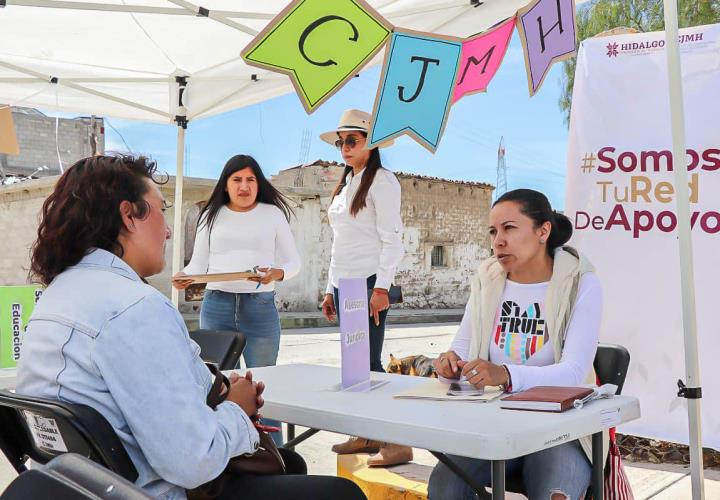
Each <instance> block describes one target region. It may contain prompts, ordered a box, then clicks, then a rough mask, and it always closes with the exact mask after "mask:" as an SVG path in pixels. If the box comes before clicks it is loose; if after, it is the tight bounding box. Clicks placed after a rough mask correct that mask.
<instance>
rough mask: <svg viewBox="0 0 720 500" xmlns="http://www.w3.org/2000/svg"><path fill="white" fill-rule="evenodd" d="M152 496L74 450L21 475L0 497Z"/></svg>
mask: <svg viewBox="0 0 720 500" xmlns="http://www.w3.org/2000/svg"><path fill="white" fill-rule="evenodd" d="M28 498H52V499H53V500H81V499H93V500H96V499H122V500H149V499H151V498H153V497H152V496H150V495H149V494H148V493H146V492H144V491H143V490H142V489H141V488H139V487H138V486H135V485H134V484H133V483H131V482H130V481H127V480H126V479H123V478H122V477H120V476H119V475H117V474H115V473H114V472H111V471H109V470H108V469H106V468H104V467H101V466H100V465H98V464H96V463H95V462H93V461H91V460H89V459H87V458H85V457H82V456H80V455H77V454H75V453H64V454H62V455H60V456H58V457H56V458H53V459H52V460H51V461H50V462H48V463H47V464H46V465H44V466H40V467H38V468H33V469H32V470H29V471H27V472H23V473H22V474H20V475H19V476H18V477H17V478H15V480H14V481H13V482H12V483H10V485H9V486H8V487H7V489H6V490H5V491H4V492H3V493H2V495H0V499H2V500H26V499H28Z"/></svg>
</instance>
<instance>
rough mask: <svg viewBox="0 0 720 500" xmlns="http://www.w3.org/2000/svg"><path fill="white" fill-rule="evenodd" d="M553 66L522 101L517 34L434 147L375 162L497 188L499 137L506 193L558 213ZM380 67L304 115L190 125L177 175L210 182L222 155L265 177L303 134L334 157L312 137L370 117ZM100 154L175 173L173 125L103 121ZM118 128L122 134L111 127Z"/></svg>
mask: <svg viewBox="0 0 720 500" xmlns="http://www.w3.org/2000/svg"><path fill="white" fill-rule="evenodd" d="M561 73H562V65H561V64H556V65H555V66H553V68H552V69H551V70H550V74H549V75H548V77H547V78H546V79H545V83H544V84H543V86H542V88H541V89H540V91H539V93H538V94H536V95H535V97H532V98H530V97H529V95H528V89H527V76H526V73H525V63H524V59H523V53H522V47H521V45H520V42H519V39H518V36H517V33H515V34H514V35H513V39H512V42H511V44H510V47H509V48H508V53H507V54H506V56H505V60H504V61H503V64H502V65H501V67H500V69H499V71H498V73H497V74H496V75H495V78H494V79H493V80H492V82H490V86H489V88H488V91H487V93H483V94H475V95H472V96H467V97H464V98H463V99H461V100H460V101H459V102H458V103H456V104H455V105H454V106H453V108H452V109H451V111H450V115H449V119H448V123H447V126H446V128H445V133H444V135H443V137H442V139H441V141H440V145H439V147H438V149H437V151H436V152H435V154H432V153H430V152H428V151H427V150H426V149H425V148H423V147H422V146H420V145H419V144H417V143H416V142H415V141H413V140H412V139H410V138H407V137H402V138H400V139H399V140H398V141H396V142H395V145H394V146H393V147H391V148H387V149H383V150H382V153H383V163H384V164H385V166H386V167H388V168H389V169H391V170H395V171H403V172H409V173H416V174H421V175H429V176H435V177H444V178H447V179H456V180H468V181H480V182H488V183H491V184H493V185H494V184H495V183H496V165H497V147H498V143H499V141H500V136H504V137H505V146H506V162H507V165H508V173H507V175H508V189H514V188H519V187H530V188H534V189H538V190H540V191H543V192H544V193H546V194H547V195H548V197H549V198H550V201H551V202H552V204H553V207H555V208H558V209H562V208H564V196H565V161H566V160H565V155H566V150H567V127H566V126H565V124H564V123H563V116H562V113H561V112H560V111H559V108H558V105H557V101H558V96H559V94H560V75H561ZM379 78H380V67H374V68H372V69H370V70H367V71H365V72H364V73H363V74H361V76H360V77H358V78H354V79H352V80H351V81H350V82H349V83H348V84H347V85H346V86H345V87H343V88H342V89H341V90H340V91H339V92H338V93H337V94H335V95H334V96H333V97H332V98H331V99H329V100H328V101H327V102H326V103H325V104H323V105H322V106H321V107H320V108H319V109H318V110H317V111H315V112H314V113H313V114H312V115H308V114H306V113H305V110H304V109H303V107H302V105H301V104H300V100H299V99H298V97H297V96H296V95H295V94H288V95H285V96H282V97H278V98H275V99H272V100H269V101H265V102H263V103H261V104H256V105H253V106H248V107H246V108H242V109H238V110H235V111H231V112H228V113H224V114H222V115H218V116H214V117H211V118H206V119H203V120H199V121H197V122H191V123H190V125H189V126H188V133H187V134H186V141H187V148H186V166H185V174H186V175H189V176H192V177H207V178H217V177H218V175H219V173H220V171H221V170H222V167H223V165H224V164H225V162H226V161H227V159H228V158H230V157H231V156H233V155H235V154H240V153H242V154H250V155H253V156H254V157H255V158H256V159H257V160H258V162H259V163H260V165H261V166H262V167H263V170H264V171H265V173H266V174H267V175H271V174H274V173H276V172H278V171H279V170H282V169H285V168H288V167H290V166H294V165H297V164H298V163H300V161H299V160H300V149H301V142H302V136H303V131H304V130H305V129H310V130H311V132H312V141H311V144H310V153H309V155H308V160H310V161H312V160H316V159H324V160H338V161H339V160H341V158H340V155H339V153H338V152H337V151H336V150H335V149H334V148H332V147H331V146H329V145H327V144H325V143H324V142H322V141H321V140H320V139H319V137H318V135H319V134H320V133H321V132H324V131H326V130H330V129H332V128H334V127H335V126H336V125H337V121H338V118H339V117H340V114H341V113H342V111H343V110H344V109H347V108H360V109H365V110H367V111H369V112H371V111H372V106H373V102H374V99H375V94H376V92H377V86H378V81H379ZM108 121H109V124H110V125H112V127H111V126H106V127H105V132H106V149H107V150H108V151H113V150H115V151H121V150H126V148H125V146H124V144H123V138H124V140H125V142H126V143H127V145H128V146H129V147H130V149H131V150H132V151H133V152H135V153H145V154H149V155H150V156H152V157H153V158H155V159H156V160H157V161H158V163H159V165H160V168H161V169H162V170H165V171H167V172H168V173H171V174H172V173H174V172H175V141H176V135H177V132H176V128H175V127H174V126H172V125H158V124H148V123H141V122H133V121H126V120H116V119H109V120H108ZM113 127H114V128H115V129H117V130H118V131H119V133H120V134H121V135H122V138H121V136H120V135H119V134H118V133H117V132H116V131H115V130H113Z"/></svg>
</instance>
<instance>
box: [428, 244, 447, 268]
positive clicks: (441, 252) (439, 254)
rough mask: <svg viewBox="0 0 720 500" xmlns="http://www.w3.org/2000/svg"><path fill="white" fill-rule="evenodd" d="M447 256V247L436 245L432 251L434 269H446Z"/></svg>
mask: <svg viewBox="0 0 720 500" xmlns="http://www.w3.org/2000/svg"><path fill="white" fill-rule="evenodd" d="M445 259H446V254H445V247H444V246H441V245H436V246H434V247H433V249H432V254H430V265H431V266H432V267H446V266H447V262H446V260H445Z"/></svg>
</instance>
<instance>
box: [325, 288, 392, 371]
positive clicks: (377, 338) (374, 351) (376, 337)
mask: <svg viewBox="0 0 720 500" xmlns="http://www.w3.org/2000/svg"><path fill="white" fill-rule="evenodd" d="M376 279H377V276H376V275H374V274H373V275H372V276H370V277H369V278H368V279H367V289H368V299H369V297H370V291H371V290H372V289H373V288H374V287H375V280H376ZM333 291H334V292H335V293H334V297H335V311H337V318H338V321H340V307H339V305H338V304H339V302H340V298H339V292H338V289H337V288H333ZM387 313H388V310H387V309H385V310H384V311H382V312H381V313H380V315H379V316H380V324H379V325H376V324H375V318H373V317H372V316H368V323H369V324H370V330H369V333H370V370H371V371H374V372H384V371H385V368H383V365H382V360H381V355H382V348H383V342H384V341H385V318H387Z"/></svg>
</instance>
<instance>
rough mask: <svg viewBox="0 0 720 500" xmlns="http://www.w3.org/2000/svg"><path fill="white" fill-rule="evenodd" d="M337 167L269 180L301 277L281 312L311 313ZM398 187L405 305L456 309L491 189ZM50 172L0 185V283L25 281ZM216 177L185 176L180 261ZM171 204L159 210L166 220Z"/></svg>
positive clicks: (186, 305)
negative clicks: (287, 208)
mask: <svg viewBox="0 0 720 500" xmlns="http://www.w3.org/2000/svg"><path fill="white" fill-rule="evenodd" d="M342 172H343V166H342V165H338V164H336V163H328V162H322V161H318V162H315V163H314V164H311V165H305V166H302V167H295V168H290V169H287V170H283V171H281V172H279V173H278V174H277V175H276V176H273V177H272V179H271V181H272V183H273V184H274V185H275V186H276V187H277V188H278V189H280V190H281V191H282V192H283V193H284V194H285V195H287V196H288V197H289V198H290V200H291V202H292V206H293V207H294V211H295V216H294V217H293V218H292V220H291V223H290V225H291V229H292V232H293V235H294V236H295V240H296V242H297V246H298V250H299V251H300V254H301V256H302V262H303V267H302V269H301V271H300V274H299V275H298V276H297V277H295V278H293V279H292V280H288V281H287V282H282V283H279V284H278V286H277V304H278V308H279V309H280V310H285V311H317V308H318V304H319V302H320V301H321V299H322V296H323V294H324V292H325V285H326V283H327V267H328V264H329V262H330V248H331V243H332V232H331V230H330V227H329V225H328V220H327V208H328V205H329V203H330V194H331V193H332V189H333V188H334V186H335V185H336V183H337V181H338V179H339V177H340V175H341V174H342ZM397 177H398V179H399V181H400V184H401V187H402V218H403V223H404V226H405V231H404V234H403V241H404V244H405V257H404V259H403V261H402V263H401V265H400V267H399V269H398V274H397V278H396V282H397V284H399V285H401V286H402V289H403V295H404V299H405V302H404V304H403V305H402V307H406V308H454V307H462V306H464V304H465V302H466V301H467V297H468V295H469V279H470V277H471V276H472V274H473V273H474V271H475V269H476V268H477V265H478V264H479V262H480V261H481V260H482V259H483V258H485V257H487V256H488V255H489V240H488V236H487V229H486V228H487V218H488V212H489V208H490V202H491V199H492V191H493V187H492V186H490V185H488V184H482V183H474V182H461V181H450V180H445V179H437V178H430V177H423V176H418V175H413V174H404V173H397ZM56 181H57V177H56V176H54V177H47V178H43V179H36V180H30V181H25V182H22V183H17V184H13V185H9V186H0V214H2V217H1V219H0V231H2V233H3V234H5V235H7V237H5V238H2V239H0V285H17V284H23V283H26V280H27V275H28V268H29V250H30V246H31V245H32V242H33V241H34V239H35V237H36V232H37V225H38V214H39V213H40V209H41V207H42V203H43V201H44V200H45V198H46V197H47V196H48V195H49V193H50V192H51V191H52V188H53V185H54V183H55V182H56ZM215 182H216V181H215V180H211V179H197V178H186V179H185V180H184V192H183V193H184V194H183V204H182V211H183V217H184V219H185V221H186V223H185V226H184V230H183V233H184V234H183V237H184V245H183V248H184V251H185V260H186V261H187V260H188V259H189V258H190V256H191V253H192V243H193V239H194V233H195V224H196V220H197V215H198V212H199V206H200V205H201V202H202V201H204V200H205V199H207V197H208V196H209V194H210V192H211V191H212V188H213V187H214V185H215ZM174 189H175V179H174V178H173V177H170V179H169V181H168V182H167V183H166V184H164V185H163V186H162V187H161V191H162V193H163V196H164V197H165V198H166V199H167V200H168V201H170V202H173V199H174ZM176 208H177V207H175V206H174V205H173V207H172V208H171V209H169V210H168V211H167V212H166V218H167V220H168V222H169V223H170V224H172V220H173V217H174V215H173V212H174V210H175V209H176ZM171 251H172V244H171V242H170V241H169V242H168V245H167V249H166V262H167V263H168V266H167V268H166V269H165V271H164V272H163V273H162V274H160V275H158V276H154V277H152V278H150V279H149V280H148V281H149V283H150V284H151V285H153V286H154V287H156V288H157V289H159V290H160V291H161V292H163V293H164V294H166V295H169V294H170V276H171V270H170V262H172V259H171ZM199 305H200V302H197V301H185V300H184V297H183V295H182V294H181V302H180V310H181V311H182V312H184V313H192V312H197V310H198V309H199Z"/></svg>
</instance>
